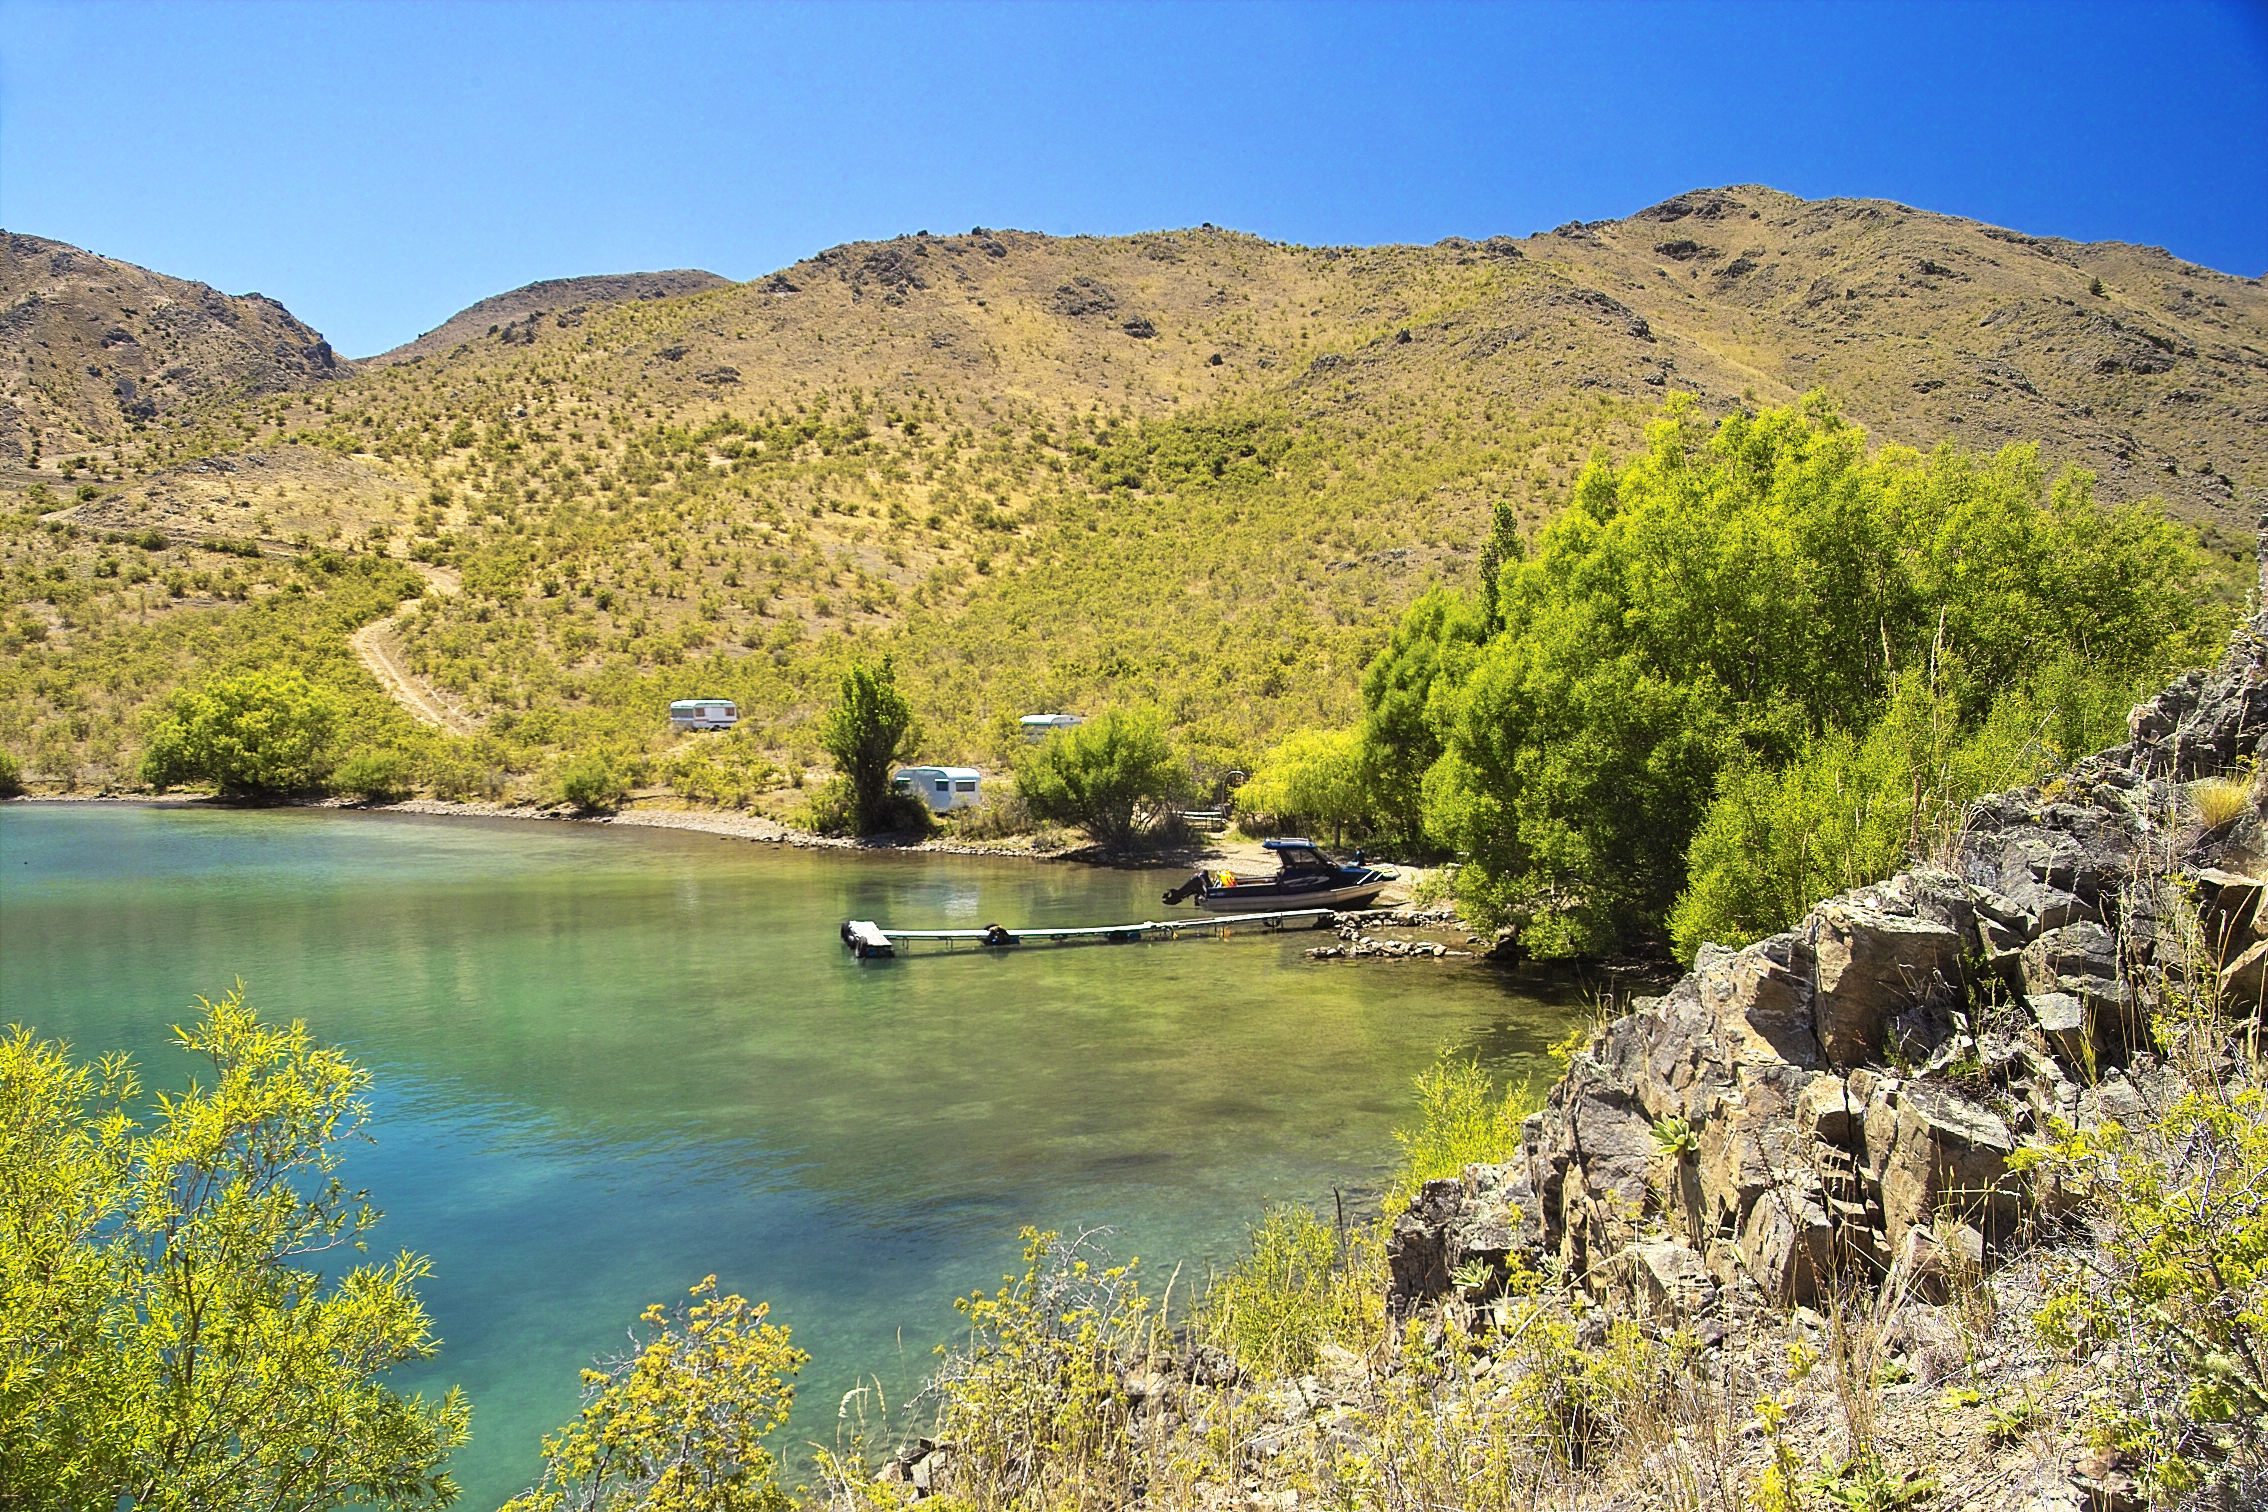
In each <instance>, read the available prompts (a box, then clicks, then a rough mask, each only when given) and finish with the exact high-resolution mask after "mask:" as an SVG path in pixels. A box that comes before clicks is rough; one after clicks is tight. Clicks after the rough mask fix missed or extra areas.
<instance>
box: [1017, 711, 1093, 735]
mask: <svg viewBox="0 0 2268 1512" xmlns="http://www.w3.org/2000/svg"><path fill="white" fill-rule="evenodd" d="M1085 722H1086V718H1085V716H1084V715H1080V714H1026V715H1025V716H1024V717H1023V718H1022V719H1019V720H1017V721H1016V723H1017V724H1019V725H1021V726H1023V729H1024V738H1025V739H1026V740H1029V741H1033V742H1038V741H1042V740H1045V739H1047V737H1048V736H1050V735H1053V734H1054V733H1055V732H1056V731H1057V730H1068V729H1070V728H1071V727H1072V726H1074V725H1079V724H1084V723H1085Z"/></svg>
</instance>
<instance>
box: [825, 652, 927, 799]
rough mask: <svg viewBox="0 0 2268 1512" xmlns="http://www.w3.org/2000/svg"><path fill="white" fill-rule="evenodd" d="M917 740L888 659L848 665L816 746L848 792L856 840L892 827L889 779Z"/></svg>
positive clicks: (910, 709) (907, 705)
mask: <svg viewBox="0 0 2268 1512" xmlns="http://www.w3.org/2000/svg"><path fill="white" fill-rule="evenodd" d="M917 738H918V736H917V733H916V727H915V724H914V715H913V705H912V704H910V703H909V702H907V701H906V697H905V695H904V694H902V693H900V692H899V691H898V678H897V670H896V668H895V667H894V666H893V665H892V663H891V659H890V658H889V657H887V656H885V657H883V658H882V660H881V661H879V662H867V661H854V662H852V663H851V664H850V666H849V667H847V668H845V669H844V671H843V676H842V683H841V691H840V693H839V694H838V696H837V698H836V700H835V706H834V708H832V709H830V710H829V711H828V713H827V716H826V718H825V719H824V720H823V721H822V722H821V724H820V727H819V741H820V744H821V745H822V746H823V747H825V749H826V752H827V754H828V756H829V757H831V758H832V759H833V760H834V763H835V770H836V771H838V772H839V773H841V774H842V778H843V781H844V782H845V784H847V785H848V787H849V789H850V802H851V822H852V824H853V825H854V826H855V827H856V829H857V831H858V833H860V834H862V835H871V834H877V833H879V832H881V831H883V830H886V829H889V828H891V827H892V824H893V820H894V819H895V817H896V810H895V806H894V805H893V804H892V803H891V801H890V799H891V793H890V774H891V772H892V771H893V770H894V769H895V768H896V767H897V765H898V763H899V762H900V761H902V760H903V759H905V757H906V756H907V755H908V754H910V753H911V751H912V750H913V746H914V742H915V740H916V739H917Z"/></svg>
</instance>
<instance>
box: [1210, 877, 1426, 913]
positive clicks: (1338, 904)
mask: <svg viewBox="0 0 2268 1512" xmlns="http://www.w3.org/2000/svg"><path fill="white" fill-rule="evenodd" d="M1392 881H1393V878H1391V877H1385V878H1381V879H1380V880H1378V881H1376V882H1355V883H1350V884H1348V885H1347V886H1344V887H1318V888H1312V889H1309V890H1308V891H1306V892H1278V891H1277V890H1276V889H1275V888H1273V887H1271V886H1269V885H1268V884H1267V883H1265V882H1261V883H1256V884H1253V885H1251V886H1246V887H1216V888H1214V889H1213V890H1212V891H1211V892H1208V893H1206V894H1205V895H1204V896H1202V897H1200V898H1197V899H1195V900H1194V901H1195V903H1196V904H1197V906H1198V907H1199V908H1201V909H1203V910H1204V911H1205V912H1207V913H1217V914H1245V913H1274V912H1277V911H1278V910H1281V909H1290V908H1336V909H1346V908H1365V907H1368V906H1369V904H1370V902H1371V901H1372V900H1373V899H1375V898H1376V897H1377V896H1378V895H1379V894H1380V893H1382V892H1384V891H1385V890H1386V889H1387V887H1388V885H1389V884H1391V883H1392Z"/></svg>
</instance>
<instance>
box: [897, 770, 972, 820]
mask: <svg viewBox="0 0 2268 1512" xmlns="http://www.w3.org/2000/svg"><path fill="white" fill-rule="evenodd" d="M983 780H984V774H983V773H982V772H979V771H978V770H977V769H976V768H975V767H946V766H909V767H900V768H898V770H897V771H896V772H895V773H894V774H892V776H891V778H890V787H891V790H892V791H893V792H899V793H913V794H917V795H919V796H920V798H921V799H922V801H923V802H925V803H927V804H928V805H929V811H930V812H931V813H933V814H949V813H951V812H952V811H953V810H955V809H966V808H975V807H976V806H977V805H978V804H980V803H982V802H984V795H983V794H981V793H980V792H978V791H977V784H978V783H980V782H982V781H983Z"/></svg>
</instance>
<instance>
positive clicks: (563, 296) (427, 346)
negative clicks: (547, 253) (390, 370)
mask: <svg viewBox="0 0 2268 1512" xmlns="http://www.w3.org/2000/svg"><path fill="white" fill-rule="evenodd" d="M727 282H729V280H727V279H725V278H722V277H720V276H718V275H717V274H715V273H708V272H704V271H702V270H701V269H699V268H671V269H669V270H667V271H665V272H661V273H597V274H592V275H589V276H587V277H583V278H546V279H543V280H542V281H540V282H537V283H531V284H523V285H521V286H520V287H519V288H517V289H512V290H509V291H507V292H505V293H502V294H492V295H490V296H489V297H488V298H486V299H483V300H481V301H480V302H479V303H477V304H471V305H467V306H466V307H465V308H464V309H462V310H459V311H458V312H457V313H456V314H454V315H452V316H450V317H449V318H448V319H447V320H445V321H443V322H441V324H439V325H437V326H435V327H434V328H433V329H432V330H430V331H427V332H426V333H425V334H424V335H423V336H420V337H418V338H417V339H416V340H415V341H406V342H404V343H402V344H401V345H400V346H398V347H395V348H394V349H393V350H391V351H388V352H382V353H380V354H379V355H377V356H375V357H366V358H364V359H362V360H363V361H364V362H367V363H371V364H374V365H381V364H386V363H393V362H407V361H409V360H410V359H412V358H415V357H429V356H433V355H435V354H437V353H441V352H446V351H448V350H450V349H451V348H453V347H456V346H460V345H462V344H464V343H465V342H468V341H472V340H475V339H476V338H479V337H482V336H496V337H499V338H501V339H503V340H505V341H507V342H510V341H516V340H517V341H524V340H526V337H527V333H526V332H525V331H524V329H522V328H524V327H526V326H527V325H528V324H529V323H530V322H532V321H537V320H541V319H542V318H543V317H545V316H550V317H552V319H553V322H554V323H555V324H556V325H558V326H559V327H560V328H561V329H567V328H570V327H573V326H579V325H581V324H582V323H583V316H584V315H585V314H587V313H588V312H589V311H590V309H591V308H592V307H593V306H596V305H610V304H620V303H622V302H623V301H625V300H633V299H669V298H672V297H673V296H675V295H679V294H697V293H699V292H701V291H702V290H703V289H714V288H718V287H720V286H722V285H723V284H725V283H727ZM507 332H509V333H510V334H509V335H507V334H506V333H507Z"/></svg>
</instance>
